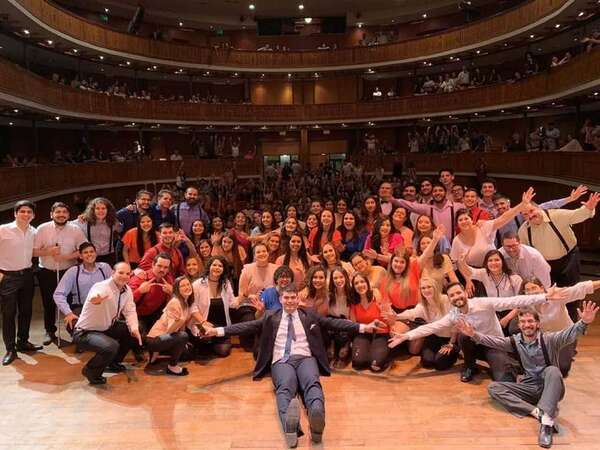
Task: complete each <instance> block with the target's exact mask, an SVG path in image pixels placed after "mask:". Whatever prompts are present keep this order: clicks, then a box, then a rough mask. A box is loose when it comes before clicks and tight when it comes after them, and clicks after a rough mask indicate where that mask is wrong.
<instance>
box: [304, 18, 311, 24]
mask: <svg viewBox="0 0 600 450" xmlns="http://www.w3.org/2000/svg"><path fill="white" fill-rule="evenodd" d="M304 22H306V23H311V22H312V17H305V18H304Z"/></svg>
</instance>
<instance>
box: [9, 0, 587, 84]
mask: <svg viewBox="0 0 600 450" xmlns="http://www.w3.org/2000/svg"><path fill="white" fill-rule="evenodd" d="M6 3H7V4H10V5H12V6H13V7H14V8H17V9H18V10H19V11H20V12H21V13H22V14H24V15H26V16H27V17H28V18H29V19H31V20H33V21H34V22H36V23H37V25H39V26H41V27H43V28H45V29H46V30H47V31H49V32H51V33H53V34H55V35H57V36H59V37H62V38H64V39H67V40H69V41H71V42H72V43H73V44H75V45H78V46H82V47H88V48H90V49H92V50H94V51H98V52H104V53H106V54H112V55H114V56H117V57H123V58H131V59H138V60H145V61H147V62H149V63H151V64H165V65H173V66H177V67H188V68H197V69H213V70H238V71H244V70H247V71H248V70H251V71H262V72H269V71H271V72H287V71H313V70H320V71H323V70H342V69H359V68H366V67H377V66H383V65H391V64H400V63H407V62H412V61H419V60H424V59H429V58H434V57H438V56H444V55H448V54H451V53H454V52H458V51H466V50H470V49H473V48H477V47H480V46H484V45H490V44H493V43H496V42H501V41H502V40H505V39H507V38H510V37H514V36H517V35H519V34H523V33H526V32H528V30H531V29H533V28H535V27H538V26H540V25H543V24H544V23H545V22H548V21H550V20H552V19H553V18H555V17H557V16H558V15H559V14H561V13H562V12H564V11H566V10H567V9H568V8H570V7H572V6H573V5H575V3H576V0H531V1H530V2H528V3H526V4H524V5H521V6H518V7H516V8H514V9H511V10H508V11H506V12H504V13H500V14H497V15H495V16H492V17H489V18H486V19H482V20H480V21H477V22H474V23H471V24H468V25H465V26H462V27H458V28H455V29H452V30H450V31H447V32H444V33H440V34H434V35H431V36H427V37H423V38H419V39H412V40H408V41H403V42H396V43H391V44H386V45H378V46H373V47H353V48H343V49H339V50H332V51H325V52H323V51H290V52H257V51H245V50H215V49H212V48H208V47H198V46H191V45H179V44H171V43H168V42H160V41H154V40H150V39H146V38H140V37H137V36H132V35H129V34H125V33H120V32H118V31H114V30H110V29H108V28H105V27H102V26H99V25H97V24H94V23H92V22H89V21H86V20H85V19H82V18H80V17H78V16H76V15H74V14H72V13H70V12H67V11H65V10H63V9H61V8H58V7H56V6H54V5H52V4H50V3H48V2H47V1H46V0H6Z"/></svg>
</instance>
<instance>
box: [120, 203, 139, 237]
mask: <svg viewBox="0 0 600 450" xmlns="http://www.w3.org/2000/svg"><path fill="white" fill-rule="evenodd" d="M139 217H140V212H139V211H138V209H137V208H134V210H133V211H132V210H130V209H128V208H127V207H125V208H121V209H120V210H118V211H117V219H118V220H119V222H121V225H122V226H123V230H121V232H122V233H123V234H125V232H126V231H127V230H131V229H132V228H135V227H137V223H138V218H139Z"/></svg>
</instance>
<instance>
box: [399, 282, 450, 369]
mask: <svg viewBox="0 0 600 450" xmlns="http://www.w3.org/2000/svg"><path fill="white" fill-rule="evenodd" d="M450 307H451V305H450V301H449V300H448V297H447V296H446V295H444V294H442V291H441V288H440V285H439V284H438V283H437V282H436V281H435V280H433V279H432V278H428V277H421V280H420V282H419V303H417V306H415V307H414V308H410V309H407V310H405V311H402V312H401V313H399V314H397V315H396V320H397V321H408V322H412V323H415V321H417V320H419V319H420V320H423V321H425V323H431V322H435V321H436V320H439V319H441V318H442V317H444V316H445V315H446V314H448V312H449V311H450ZM397 325H398V322H396V325H395V326H394V329H395V330H398V327H397ZM408 328H409V327H408V326H406V330H408ZM456 338H457V333H456V332H454V331H452V330H448V329H444V330H440V331H439V332H437V333H436V334H430V335H429V336H426V337H425V338H423V339H414V340H412V341H410V342H409V345H408V351H409V353H410V354H412V355H418V354H419V353H420V354H421V365H422V366H423V367H426V368H432V369H435V370H446V369H449V368H450V367H452V366H453V365H454V363H455V362H456V360H457V359H458V353H459V349H458V345H456ZM392 342H393V340H392Z"/></svg>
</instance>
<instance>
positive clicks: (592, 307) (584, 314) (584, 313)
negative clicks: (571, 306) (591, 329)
mask: <svg viewBox="0 0 600 450" xmlns="http://www.w3.org/2000/svg"><path fill="white" fill-rule="evenodd" d="M598 309H600V307H598V305H597V304H595V303H594V302H591V301H588V302H583V307H582V308H581V309H579V308H577V314H579V319H580V320H581V321H583V323H585V324H586V325H589V324H590V323H592V322H593V321H594V319H595V318H596V313H597V312H598Z"/></svg>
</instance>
